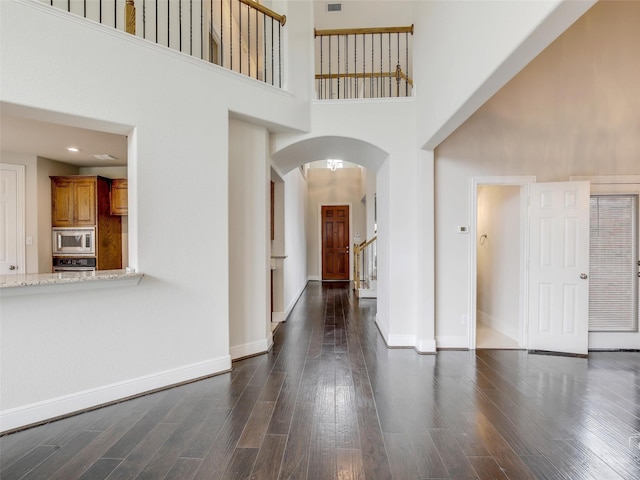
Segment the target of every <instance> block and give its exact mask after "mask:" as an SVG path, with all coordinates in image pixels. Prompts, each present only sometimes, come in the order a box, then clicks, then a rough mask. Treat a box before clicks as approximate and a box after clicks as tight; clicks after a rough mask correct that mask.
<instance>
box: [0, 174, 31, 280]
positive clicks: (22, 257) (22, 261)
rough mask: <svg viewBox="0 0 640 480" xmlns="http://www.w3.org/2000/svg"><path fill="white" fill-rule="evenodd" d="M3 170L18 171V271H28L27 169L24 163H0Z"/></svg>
mask: <svg viewBox="0 0 640 480" xmlns="http://www.w3.org/2000/svg"><path fill="white" fill-rule="evenodd" d="M0 168H1V169H2V170H12V171H14V172H16V183H17V185H16V196H17V198H16V223H17V224H18V230H17V232H16V260H17V263H18V270H17V271H16V273H27V257H26V251H25V238H26V237H25V235H26V233H25V232H26V224H25V218H26V217H25V207H26V203H25V188H26V184H25V171H26V167H25V166H24V165H18V164H13V163H0Z"/></svg>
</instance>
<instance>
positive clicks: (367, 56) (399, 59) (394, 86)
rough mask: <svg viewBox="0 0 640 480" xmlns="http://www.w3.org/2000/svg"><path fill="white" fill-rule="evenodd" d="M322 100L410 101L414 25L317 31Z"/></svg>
mask: <svg viewBox="0 0 640 480" xmlns="http://www.w3.org/2000/svg"><path fill="white" fill-rule="evenodd" d="M315 38H316V76H315V78H316V95H317V98H319V99H334V98H335V99H341V98H343V99H349V98H381V97H409V96H412V95H413V79H412V78H411V70H412V67H411V65H412V55H413V45H412V38H413V25H411V26H408V27H382V28H351V29H335V30H315Z"/></svg>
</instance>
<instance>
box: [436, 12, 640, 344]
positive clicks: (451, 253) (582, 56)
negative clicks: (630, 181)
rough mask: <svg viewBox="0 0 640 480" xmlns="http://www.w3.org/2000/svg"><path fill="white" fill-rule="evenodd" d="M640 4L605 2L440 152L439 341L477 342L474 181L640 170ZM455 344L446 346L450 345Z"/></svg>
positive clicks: (556, 178)
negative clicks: (471, 288)
mask: <svg viewBox="0 0 640 480" xmlns="http://www.w3.org/2000/svg"><path fill="white" fill-rule="evenodd" d="M639 15H640V3H638V2H601V3H598V4H596V5H595V6H594V7H593V8H592V9H591V10H590V11H589V12H587V14H585V15H584V17H582V18H581V19H580V20H579V21H578V22H576V24H575V25H574V26H573V27H571V28H570V29H569V30H567V31H566V32H565V33H564V34H563V35H562V36H560V37H559V38H558V40H557V41H555V42H554V43H553V44H551V45H550V46H549V48H548V49H546V50H545V51H544V52H543V53H542V54H541V55H540V56H539V57H537V58H536V59H535V60H533V61H532V62H531V63H530V64H529V65H528V66H527V67H526V68H525V69H524V70H523V71H522V72H520V73H519V74H518V75H517V76H516V77H514V78H513V80H512V81H510V82H509V83H508V84H507V85H506V86H505V87H504V88H503V89H502V90H501V91H500V92H499V93H498V94H496V95H495V96H494V97H493V98H492V99H491V100H489V101H488V102H487V103H486V104H485V105H484V106H483V107H482V108H481V109H479V110H478V111H477V112H476V113H475V114H474V115H473V116H471V117H470V118H469V120H467V121H466V122H465V123H464V124H463V125H462V126H461V127H460V128H459V129H458V130H457V131H456V132H454V133H453V134H452V135H451V136H450V137H449V138H447V140H446V141H444V142H443V143H442V144H441V145H440V146H439V147H438V148H437V149H436V167H435V171H436V219H437V220H436V248H437V259H438V262H437V267H436V318H437V325H436V335H437V336H438V337H439V338H440V339H441V342H440V343H439V345H440V346H450V347H456V346H466V345H468V338H467V327H466V326H465V325H463V323H462V322H461V317H462V315H468V314H469V313H470V312H469V305H470V303H469V293H468V288H467V286H468V278H469V275H471V272H472V269H471V265H470V256H469V244H468V242H469V236H467V235H459V234H457V233H456V227H457V226H458V225H469V224H470V215H471V211H470V208H471V201H470V191H471V189H470V184H471V180H470V179H471V178H472V177H476V176H500V175H536V177H537V180H538V181H564V180H568V179H569V176H571V175H598V174H614V175H615V174H617V175H624V174H638V173H640V163H639V162H638V156H639V155H640V136H639V135H638V125H640V115H639V114H638V112H640V90H638V88H637V79H638V78H640V57H638V56H637V55H635V54H633V53H632V52H633V50H632V47H631V46H632V45H636V44H638V43H639V42H640V30H638V29H637V28H636V22H635V19H637V18H638V16H639ZM445 338H446V339H447V340H446V341H445V340H443V339H445Z"/></svg>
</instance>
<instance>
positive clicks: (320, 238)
mask: <svg viewBox="0 0 640 480" xmlns="http://www.w3.org/2000/svg"><path fill="white" fill-rule="evenodd" d="M341 205H346V206H348V207H349V266H348V268H349V281H350V282H351V281H353V271H352V269H351V266H352V265H353V261H352V255H353V248H351V247H352V244H351V233H352V232H353V204H352V202H323V203H318V237H317V238H318V279H319V280H320V281H323V280H322V207H339V206H341Z"/></svg>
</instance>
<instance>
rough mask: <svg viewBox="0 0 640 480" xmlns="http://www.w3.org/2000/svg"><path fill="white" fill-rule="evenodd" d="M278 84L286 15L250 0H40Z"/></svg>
mask: <svg viewBox="0 0 640 480" xmlns="http://www.w3.org/2000/svg"><path fill="white" fill-rule="evenodd" d="M42 1H43V2H44V3H48V4H50V5H52V6H54V7H58V8H61V9H64V10H66V11H68V12H70V13H74V14H77V15H81V16H83V17H85V18H88V19H90V20H94V21H96V22H99V23H102V24H105V25H109V26H111V27H113V28H116V29H119V30H123V31H126V32H127V33H130V34H132V35H136V36H138V37H142V38H144V39H146V40H149V41H152V42H154V43H157V44H160V45H164V46H166V47H168V48H171V49H173V50H177V51H179V52H182V53H186V54H188V55H191V56H194V57H197V58H200V59H201V60H205V61H208V62H211V63H215V64H217V65H220V66H222V67H225V68H228V69H230V70H233V71H236V72H238V73H242V74H244V75H247V76H249V77H252V78H255V79H257V80H261V81H263V82H266V83H270V84H271V85H276V86H278V87H282V83H283V72H282V63H283V62H282V58H283V56H282V35H283V31H282V27H283V26H284V25H285V23H286V20H287V19H286V17H285V16H284V15H280V14H278V13H276V12H274V11H273V10H270V9H269V8H267V7H265V6H264V5H261V4H259V3H258V2H255V1H254V0H42Z"/></svg>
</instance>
